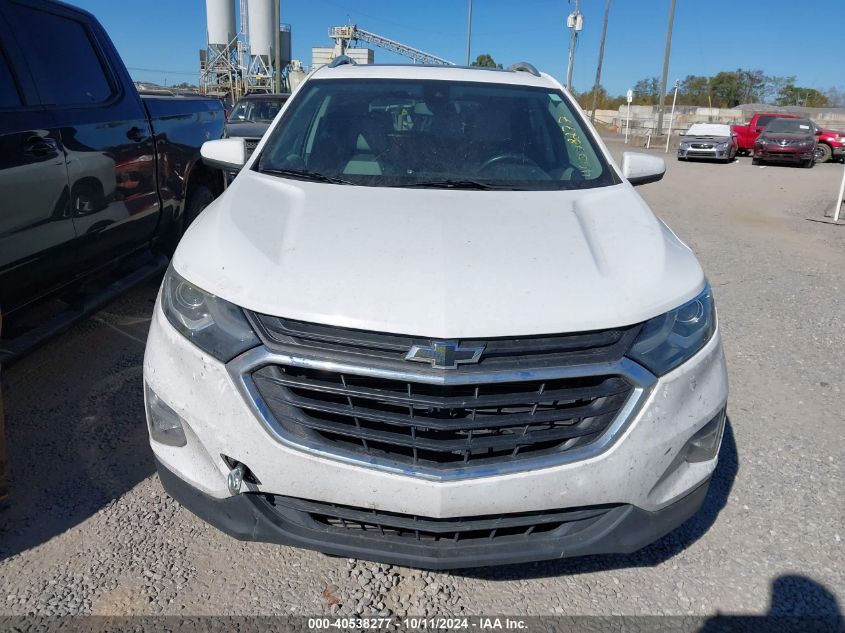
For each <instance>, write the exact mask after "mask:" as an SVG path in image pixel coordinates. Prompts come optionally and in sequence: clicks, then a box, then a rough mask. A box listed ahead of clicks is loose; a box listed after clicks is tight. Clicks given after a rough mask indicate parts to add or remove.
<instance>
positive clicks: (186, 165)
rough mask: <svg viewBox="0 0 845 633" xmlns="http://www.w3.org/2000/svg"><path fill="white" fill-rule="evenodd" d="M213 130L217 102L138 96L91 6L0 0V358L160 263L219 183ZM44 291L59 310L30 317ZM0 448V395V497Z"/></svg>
mask: <svg viewBox="0 0 845 633" xmlns="http://www.w3.org/2000/svg"><path fill="white" fill-rule="evenodd" d="M224 125H225V115H224V111H223V105H222V103H220V101H218V100H215V99H201V98H166V97H165V98H162V97H149V98H148V97H144V98H142V97H141V96H139V95H138V92H137V91H136V89H135V86H134V84H133V83H132V80H131V79H130V77H129V74H128V72H127V71H126V67H125V66H124V65H123V62H122V61H121V59H120V57H119V55H118V54H117V51H116V50H115V48H114V45H113V44H112V42H111V40H110V39H109V37H108V35H107V34H106V32H105V31H104V30H103V28H102V27H101V26H100V24H99V23H98V22H97V20H96V19H95V18H94V17H93V16H91V15H90V14H88V13H86V12H84V11H81V10H79V9H77V8H75V7H72V6H70V5H67V4H63V3H60V2H52V1H49V0H0V365H3V364H8V362H9V361H11V360H13V359H14V358H16V357H17V356H18V355H20V354H21V353H22V352H24V351H27V350H28V349H31V348H32V347H34V346H35V345H37V344H39V343H41V342H43V341H44V340H45V339H46V338H47V337H48V336H50V335H52V334H54V333H56V332H58V331H60V330H61V329H63V327H66V326H68V325H69V324H70V323H72V322H73V321H75V320H77V319H79V318H81V317H83V316H84V315H86V314H88V313H89V312H92V311H93V310H95V309H96V308H97V307H98V306H100V305H102V304H103V303H104V302H105V301H107V300H108V299H109V298H111V297H112V296H114V295H115V294H117V293H118V292H119V291H121V290H123V289H125V288H127V287H128V286H130V285H132V284H133V283H136V282H138V281H141V280H143V279H145V278H147V277H149V276H151V275H154V274H156V273H157V272H158V271H160V270H161V269H162V268H163V266H164V265H165V264H166V261H167V260H166V256H167V254H168V253H170V252H171V251H172V249H173V248H174V247H175V245H176V243H177V242H178V240H179V238H180V236H181V235H182V232H183V231H184V229H185V227H186V226H187V225H188V224H189V223H190V221H191V220H192V219H193V218H194V217H195V216H196V215H197V214H198V213H199V212H200V211H201V210H202V209H203V208H204V207H205V206H206V205H207V204H209V203H210V202H211V201H212V200H213V199H214V197H215V196H216V195H217V194H218V193H220V192H221V190H222V187H223V177H222V174H221V172H219V171H217V170H214V169H211V168H209V167H208V166H206V165H204V164H203V163H202V161H201V160H200V146H201V145H202V144H203V143H204V142H205V141H207V140H210V139H217V138H220V137H221V136H222V134H223V129H224ZM100 278H105V281H104V282H103V283H102V284H101V285H100V286H99V288H100V291H99V292H98V291H96V288H97V287H98V286H97V285H96V284H95V283H93V281H92V280H96V279H100ZM86 286H87V287H89V288H95V290H93V291H92V290H90V289H89V292H88V294H85V293H83V292H81V291H80V290H79V288H80V287H86ZM47 297H51V298H56V297H60V298H61V299H58V298H57V299H51V303H58V304H59V305H60V306H66V309H63V310H62V309H59V310H57V311H56V312H55V313H50V312H47V313H45V314H46V316H43V317H41V318H40V319H39V316H38V315H39V313H40V310H39V309H35V310H29V309H28V308H29V307H30V306H33V304H35V303H36V302H39V300H42V299H45V298H47ZM68 297H75V298H68ZM43 303H46V302H39V308H40V306H41V305H42V304H43ZM27 312H31V313H34V314H35V315H36V316H35V317H34V321H33V317H31V316H30V317H27V319H26V326H25V327H23V328H21V327H16V326H15V319H16V317H17V316H19V315H20V314H22V313H27ZM10 326H11V327H10ZM4 449H5V442H4V433H3V406H2V393H0V505H2V504H3V500H4V497H5V486H4V476H3V475H4V461H5V460H4V452H5V450H4Z"/></svg>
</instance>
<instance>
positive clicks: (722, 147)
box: [717, 143, 728, 149]
mask: <svg viewBox="0 0 845 633" xmlns="http://www.w3.org/2000/svg"><path fill="white" fill-rule="evenodd" d="M717 147H718V148H719V149H728V144H727V143H719V144H718V145H717Z"/></svg>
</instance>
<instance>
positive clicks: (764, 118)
mask: <svg viewBox="0 0 845 633" xmlns="http://www.w3.org/2000/svg"><path fill="white" fill-rule="evenodd" d="M798 118H800V117H799V116H798V115H797V114H789V113H786V112H760V113H758V114H755V115H754V116H752V117H751V120H750V121H749V122H748V123H747V124H746V125H732V126H731V130H732V131H733V133H734V134H736V140H737V143H738V144H739V152H740V153H741V154H744V155H748V154H750V153H751V152H752V150H753V149H754V143H755V142H756V141H757V137H758V136H760V134H762V132H763V130H764V129H765V127H766V126H767V125H768V124H769V121H771V120H772V119H798Z"/></svg>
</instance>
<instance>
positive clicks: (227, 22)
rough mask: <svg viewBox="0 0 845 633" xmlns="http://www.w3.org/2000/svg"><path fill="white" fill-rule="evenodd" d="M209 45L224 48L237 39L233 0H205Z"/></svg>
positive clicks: (213, 47)
mask: <svg viewBox="0 0 845 633" xmlns="http://www.w3.org/2000/svg"><path fill="white" fill-rule="evenodd" d="M205 14H206V24H207V29H208V47H209V48H212V49H223V48H225V47H226V46H228V45H229V43H230V42H231V41H232V40H233V39H235V35H237V30H236V29H235V3H234V2H233V1H232V0H205Z"/></svg>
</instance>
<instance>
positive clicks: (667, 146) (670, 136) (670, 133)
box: [665, 79, 681, 154]
mask: <svg viewBox="0 0 845 633" xmlns="http://www.w3.org/2000/svg"><path fill="white" fill-rule="evenodd" d="M680 85H681V80H680V79H676V80H675V95H674V96H673V97H672V114H671V115H670V116H669V132H668V133H667V134H666V152H665V153H666V154H668V153H669V139H671V138H672V124H673V123H674V122H675V102H676V101H677V100H678V86H680Z"/></svg>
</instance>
